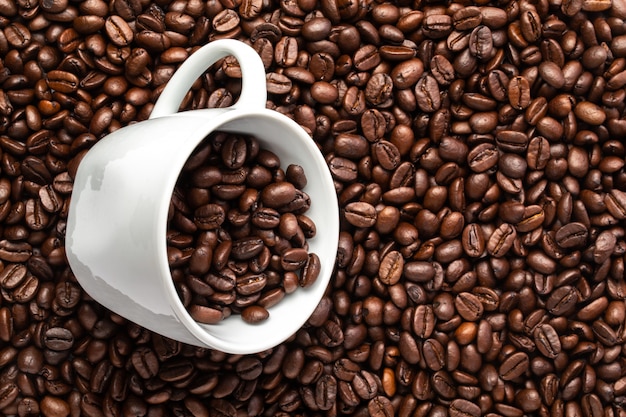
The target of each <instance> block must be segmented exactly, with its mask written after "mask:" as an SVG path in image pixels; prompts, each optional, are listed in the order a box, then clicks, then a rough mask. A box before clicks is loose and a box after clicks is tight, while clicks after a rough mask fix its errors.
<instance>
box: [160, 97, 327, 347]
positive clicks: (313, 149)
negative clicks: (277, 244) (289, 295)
mask: <svg viewBox="0 0 626 417" xmlns="http://www.w3.org/2000/svg"><path fill="white" fill-rule="evenodd" d="M213 110H215V109H201V110H192V111H187V112H179V113H175V114H172V115H167V116H163V117H171V116H177V117H178V116H180V115H185V116H187V115H189V116H194V117H198V115H199V114H198V113H196V112H206V111H213ZM186 113H188V114H186ZM250 117H252V118H254V117H260V118H265V119H268V118H269V119H270V120H271V121H272V122H273V123H279V124H281V125H282V126H284V128H285V129H289V134H290V135H291V134H293V135H294V136H297V140H298V141H300V142H302V143H303V144H304V147H305V148H306V150H307V152H308V154H309V157H311V158H313V159H316V160H317V162H318V163H319V164H323V166H326V167H327V164H326V162H325V160H324V157H323V156H322V154H321V152H320V150H319V148H317V145H316V144H315V142H314V141H313V139H312V138H311V137H310V136H309V135H308V134H307V133H306V132H305V131H304V130H303V129H302V127H301V126H300V125H298V124H297V123H296V122H295V121H294V120H292V119H290V118H289V117H287V116H285V115H283V114H281V113H279V112H277V111H274V110H270V109H266V108H263V109H258V110H253V109H242V110H238V109H234V108H231V109H230V110H229V111H227V112H224V113H222V114H220V115H219V116H218V117H212V118H211V119H208V120H207V123H206V124H203V125H201V126H200V128H199V131H200V130H202V131H206V132H215V131H218V130H220V129H221V128H222V127H224V125H227V124H228V123H232V122H235V121H237V120H239V119H245V118H250ZM155 120H156V119H155ZM233 131H234V129H233ZM208 134H210V133H207V134H203V135H201V136H202V137H201V138H200V140H199V141H198V142H197V144H196V146H197V145H198V144H199V143H201V142H202V140H204V138H206V136H207V135H208ZM279 146H282V145H281V144H279ZM193 149H195V146H194V148H193ZM193 149H192V150H191V151H190V152H189V153H188V154H187V153H186V152H184V153H181V155H183V156H184V157H182V156H178V158H175V159H173V160H172V161H171V164H170V165H169V167H170V168H171V169H172V172H173V173H175V175H170V176H169V177H168V181H167V183H165V184H163V190H164V192H163V193H162V195H163V196H164V199H163V200H162V201H161V204H160V208H159V211H158V214H157V222H158V224H157V226H158V228H159V230H158V232H157V248H156V251H157V253H158V254H159V255H158V257H159V262H160V264H161V265H160V268H159V269H160V270H161V274H160V279H161V281H162V282H161V284H162V285H163V288H164V290H165V292H166V294H167V299H168V300H169V302H170V306H171V308H172V310H173V312H174V314H175V316H176V317H177V318H178V320H180V322H181V323H182V324H183V325H184V326H185V327H186V328H187V330H188V331H189V332H190V333H191V334H192V335H193V336H194V337H195V338H197V339H198V340H199V341H200V342H201V343H202V344H205V345H207V346H210V347H211V348H215V349H219V350H222V351H225V352H228V353H235V354H249V353H256V352H261V351H264V350H267V349H269V348H272V347H274V346H276V345H278V344H280V343H282V342H283V341H285V340H286V339H287V338H288V337H289V336H290V335H291V334H293V333H295V332H296V331H297V330H298V329H299V328H300V327H302V325H304V323H305V322H306V320H308V317H310V315H311V314H312V313H313V311H314V309H315V306H316V305H317V303H316V304H315V306H314V307H313V309H311V311H310V313H309V314H307V315H306V317H307V318H306V319H305V320H304V321H303V322H301V323H298V325H297V326H295V324H294V327H293V332H292V333H291V334H290V335H287V336H284V337H281V338H280V340H277V339H275V338H274V339H273V338H272V337H273V336H274V335H275V334H273V333H272V334H268V335H267V337H266V338H264V339H260V340H259V339H255V340H251V342H254V345H245V346H242V345H241V344H235V343H232V342H230V341H228V340H224V339H222V338H220V337H218V336H216V335H214V334H212V333H211V332H209V331H207V330H206V329H205V328H203V325H201V324H200V323H198V322H196V321H195V320H194V319H193V318H192V317H191V315H190V314H189V312H188V310H187V308H185V306H184V305H183V303H182V300H181V299H180V297H179V295H178V293H177V291H176V288H175V286H174V280H173V277H172V275H171V270H170V266H169V264H168V261H167V245H166V229H167V223H168V222H167V215H168V210H169V204H170V200H171V197H172V193H173V191H174V186H175V184H176V182H177V180H178V176H179V175H180V172H182V168H183V166H184V164H185V162H186V161H187V160H188V158H189V156H190V155H191V152H192V151H193ZM286 163H288V161H282V160H281V165H285V164H286ZM174 168H175V169H174ZM326 171H327V175H326V176H325V177H316V178H315V181H320V182H321V183H322V187H323V188H324V189H326V190H328V191H329V193H328V199H329V200H332V201H330V202H329V201H326V203H329V204H328V205H329V206H330V208H331V210H332V212H333V215H332V216H331V218H328V219H326V218H325V219H324V223H325V225H324V226H325V227H324V228H325V229H328V236H325V237H324V238H325V239H326V240H328V242H325V245H326V244H332V246H333V247H334V250H333V253H334V254H335V255H336V250H337V247H338V241H339V208H338V202H337V195H336V193H335V188H334V184H333V181H332V177H331V174H330V171H329V170H328V168H326ZM331 235H332V236H331ZM324 262H328V263H329V264H330V263H332V265H333V266H334V263H335V257H334V256H333V258H332V259H324ZM332 274H333V267H329V268H327V272H326V273H325V274H324V276H319V277H318V281H319V282H320V286H319V288H320V289H319V290H318V291H317V292H316V293H312V294H311V295H310V296H316V298H317V299H318V302H319V300H321V299H322V297H323V295H324V293H325V291H326V288H327V286H328V284H329V282H330V279H331V277H332ZM316 282H317V281H316ZM322 284H323V285H322ZM302 290H306V289H302V288H298V289H297V290H296V291H302ZM283 301H284V300H283ZM283 301H281V303H282V302H283ZM226 320H227V319H226ZM266 323H267V322H261V323H258V324H251V326H264V325H266ZM219 325H228V324H227V323H224V322H221V323H218V324H215V325H210V326H219ZM207 326H209V325H207Z"/></svg>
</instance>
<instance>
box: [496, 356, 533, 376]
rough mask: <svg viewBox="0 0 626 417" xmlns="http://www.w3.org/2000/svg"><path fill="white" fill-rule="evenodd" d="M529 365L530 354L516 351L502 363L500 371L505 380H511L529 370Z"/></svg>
mask: <svg viewBox="0 0 626 417" xmlns="http://www.w3.org/2000/svg"><path fill="white" fill-rule="evenodd" d="M528 365H529V359H528V355H527V354H526V353H524V352H516V353H513V354H512V355H511V356H509V357H507V358H506V359H505V360H504V361H503V362H502V363H501V364H500V368H499V369H498V373H499V375H500V377H501V378H502V379H503V380H505V381H511V380H514V379H516V378H518V377H520V376H522V375H523V374H524V373H525V372H526V371H527V370H528Z"/></svg>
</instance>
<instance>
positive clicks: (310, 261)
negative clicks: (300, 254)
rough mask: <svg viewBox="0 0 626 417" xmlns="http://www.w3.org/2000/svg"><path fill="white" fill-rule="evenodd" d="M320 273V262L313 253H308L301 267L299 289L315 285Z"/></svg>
mask: <svg viewBox="0 0 626 417" xmlns="http://www.w3.org/2000/svg"><path fill="white" fill-rule="evenodd" d="M320 272H321V260H320V258H319V256H317V254H315V253H309V254H308V257H307V261H306V263H305V264H304V266H303V267H302V272H301V273H300V279H299V280H298V283H299V284H300V286H301V287H304V288H306V287H310V286H311V285H313V284H314V283H315V281H316V280H317V277H318V276H319V274H320Z"/></svg>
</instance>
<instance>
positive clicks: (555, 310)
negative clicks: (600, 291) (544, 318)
mask: <svg viewBox="0 0 626 417" xmlns="http://www.w3.org/2000/svg"><path fill="white" fill-rule="evenodd" d="M577 302H578V295H577V293H576V289H575V288H573V287H571V286H569V285H564V286H562V287H559V288H557V289H555V290H554V291H553V292H552V294H550V297H549V298H548V300H547V302H546V308H547V309H548V311H549V312H550V313H552V314H554V315H562V314H566V313H567V312H571V311H572V310H573V309H574V307H575V306H576V303H577Z"/></svg>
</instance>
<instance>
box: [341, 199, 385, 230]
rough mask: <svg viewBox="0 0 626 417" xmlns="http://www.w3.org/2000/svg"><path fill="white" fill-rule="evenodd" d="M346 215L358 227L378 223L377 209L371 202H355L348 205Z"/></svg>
mask: <svg viewBox="0 0 626 417" xmlns="http://www.w3.org/2000/svg"><path fill="white" fill-rule="evenodd" d="M345 217H346V220H347V221H348V222H350V223H351V224H353V225H355V226H357V227H370V226H373V225H374V224H375V223H376V217H377V214H376V209H375V208H374V206H372V205H371V204H369V203H365V202H355V203H350V204H348V205H346V207H345Z"/></svg>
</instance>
